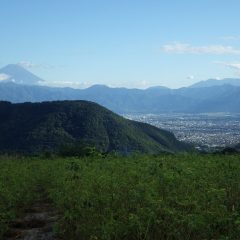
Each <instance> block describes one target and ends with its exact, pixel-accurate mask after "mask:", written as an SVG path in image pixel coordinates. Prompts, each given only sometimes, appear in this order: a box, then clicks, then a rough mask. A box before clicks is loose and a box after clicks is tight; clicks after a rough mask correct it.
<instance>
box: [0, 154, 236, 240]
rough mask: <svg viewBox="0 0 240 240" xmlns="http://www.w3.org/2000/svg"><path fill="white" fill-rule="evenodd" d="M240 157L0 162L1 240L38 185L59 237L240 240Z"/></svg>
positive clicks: (96, 156) (5, 159) (96, 157)
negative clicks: (50, 208)
mask: <svg viewBox="0 0 240 240" xmlns="http://www.w3.org/2000/svg"><path fill="white" fill-rule="evenodd" d="M239 172H240V158H239V155H197V154H196V155H195V154H179V155H159V156H157V155H156V156H150V155H134V156H129V157H121V156H117V155H109V156H101V155H99V154H93V156H89V157H67V158H59V157H52V158H46V157H45V158H44V157H42V158H40V157H35V158H30V157H26V158H23V159H21V158H20V159H19V158H16V157H15V158H14V157H7V156H2V157H1V159H0V229H1V231H0V238H1V236H2V235H3V234H4V232H5V231H6V229H7V225H8V222H9V221H11V220H12V219H14V218H15V217H16V215H19V214H21V209H24V208H25V207H26V205H31V203H32V202H33V201H34V199H35V198H36V197H37V194H38V191H37V189H38V186H39V185H40V186H41V187H42V188H44V189H45V191H46V192H47V193H48V195H49V198H50V199H51V200H52V201H53V205H54V206H55V208H56V210H57V211H58V212H59V216H60V218H59V220H58V222H57V223H56V231H57V233H58V235H59V236H60V237H61V239H70V240H71V239H72V240H75V239H79V238H81V239H101V240H105V239H106V240H110V239H116V240H118V239H119V240H120V239H136V240H143V239H146V240H147V239H148V240H150V239H151V240H155V239H156V240H157V239H163V240H164V239H168V240H175V239H179V240H182V239H184V240H190V239H196V240H198V239H199V240H200V239H201V240H202V239H221V240H223V239H225V240H227V239H228V240H229V239H239V236H240V201H239V200H240V174H239Z"/></svg>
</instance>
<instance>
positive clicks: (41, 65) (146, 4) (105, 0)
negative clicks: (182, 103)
mask: <svg viewBox="0 0 240 240" xmlns="http://www.w3.org/2000/svg"><path fill="white" fill-rule="evenodd" d="M0 3H1V14H0V36H1V40H0V67H3V66H5V65H7V64H10V63H14V64H16V63H17V64H20V65H21V66H24V67H25V68H27V69H29V70H30V71H32V72H33V73H35V74H37V75H38V76H40V77H41V78H43V79H45V80H46V83H47V84H48V85H52V86H70V87H79V88H84V87H88V86H90V85H93V84H105V85H108V86H112V87H128V88H147V87H150V86H167V87H171V88H179V87H183V86H188V85H191V84H193V83H195V82H198V81H200V80H206V79H209V78H215V79H222V78H227V77H234V78H240V31H239V25H240V17H239V9H240V1H239V0H198V1H194V0H121V1H120V0H41V1H37V0H36V1H33V0H1V1H0Z"/></svg>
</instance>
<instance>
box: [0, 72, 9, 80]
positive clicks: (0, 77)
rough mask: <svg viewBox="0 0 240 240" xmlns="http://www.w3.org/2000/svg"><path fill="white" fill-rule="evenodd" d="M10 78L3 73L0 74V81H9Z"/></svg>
mask: <svg viewBox="0 0 240 240" xmlns="http://www.w3.org/2000/svg"><path fill="white" fill-rule="evenodd" d="M10 77H11V76H9V75H7V74H5V73H0V81H4V80H7V79H9V78H10Z"/></svg>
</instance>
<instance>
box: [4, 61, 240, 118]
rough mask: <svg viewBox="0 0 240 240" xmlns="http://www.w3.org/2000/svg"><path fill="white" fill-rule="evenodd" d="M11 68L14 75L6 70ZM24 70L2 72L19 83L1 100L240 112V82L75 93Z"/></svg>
mask: <svg viewBox="0 0 240 240" xmlns="http://www.w3.org/2000/svg"><path fill="white" fill-rule="evenodd" d="M15 67H16V69H17V70H16V69H15ZM9 68H10V69H11V71H6V70H4V69H9ZM14 69H15V70H14ZM20 69H21V67H20V66H16V65H10V67H9V66H7V67H6V68H3V70H0V74H1V73H2V74H8V75H9V76H10V75H12V76H13V75H14V78H13V77H12V78H11V79H15V81H13V80H11V79H9V80H8V81H2V82H1V83H0V100H5V101H11V102H13V103H20V102H42V101H53V100H88V101H93V102H96V103H99V104H101V105H103V106H105V107H107V108H109V109H110V110H112V111H114V112H117V113H156V114H157V113H207V112H231V113H239V112H240V107H239V106H240V79H223V80H207V81H203V82H199V83H196V84H194V85H192V86H190V87H185V88H179V89H169V88H166V87H161V86H157V87H151V88H148V89H145V90H141V89H127V88H110V87H107V86H104V85H94V86H92V87H89V88H87V89H72V88H52V87H47V86H39V85H38V83H39V81H41V82H42V81H43V80H41V79H40V78H38V77H36V76H35V75H33V76H32V75H31V73H29V72H28V71H27V70H26V69H21V70H20ZM17 72H20V73H24V74H19V75H18V74H17ZM13 73H14V74H13ZM25 74H26V77H25ZM30 76H32V78H31V77H30ZM16 79H17V80H16ZM19 83H20V84H19Z"/></svg>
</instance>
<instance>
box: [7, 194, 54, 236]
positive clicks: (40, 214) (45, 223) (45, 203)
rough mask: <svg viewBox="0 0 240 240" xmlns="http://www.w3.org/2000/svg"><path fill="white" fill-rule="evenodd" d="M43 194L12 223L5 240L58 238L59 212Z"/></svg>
mask: <svg viewBox="0 0 240 240" xmlns="http://www.w3.org/2000/svg"><path fill="white" fill-rule="evenodd" d="M45 195H46V194H41V195H40V198H39V200H38V201H36V202H35V203H34V205H33V206H31V207H30V208H28V209H26V210H25V212H24V214H23V216H22V217H21V218H19V219H16V220H15V221H13V222H11V223H10V227H9V231H8V232H7V234H6V235H5V240H16V239H18V240H56V239H57V238H56V236H55V235H54V230H53V227H54V224H55V222H56V221H57V213H56V212H55V211H54V208H53V206H52V204H51V202H50V201H49V199H48V198H46V196H45Z"/></svg>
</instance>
